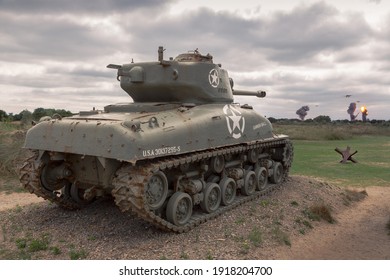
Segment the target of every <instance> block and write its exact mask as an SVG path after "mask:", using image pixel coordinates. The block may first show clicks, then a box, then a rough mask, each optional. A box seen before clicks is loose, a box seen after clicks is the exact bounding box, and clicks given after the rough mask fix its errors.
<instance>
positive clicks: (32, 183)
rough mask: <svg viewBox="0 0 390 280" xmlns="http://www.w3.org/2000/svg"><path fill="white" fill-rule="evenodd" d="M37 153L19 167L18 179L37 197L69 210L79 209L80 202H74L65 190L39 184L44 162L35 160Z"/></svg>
mask: <svg viewBox="0 0 390 280" xmlns="http://www.w3.org/2000/svg"><path fill="white" fill-rule="evenodd" d="M37 158H38V153H37V152H35V153H34V155H33V156H31V157H30V158H28V159H27V160H26V161H25V162H24V163H23V165H22V166H21V167H20V170H19V172H20V176H19V180H20V182H21V184H22V186H23V187H24V188H25V189H26V190H28V191H29V192H30V193H33V194H35V195H36V196H38V197H42V198H43V199H46V200H49V201H51V202H53V203H56V204H57V205H59V206H60V207H62V208H65V209H69V210H76V209H80V204H78V203H77V202H75V201H74V200H73V199H72V198H71V197H70V195H69V194H68V193H67V192H66V191H49V190H46V189H45V188H44V187H43V186H42V185H41V179H40V177H41V172H42V169H43V167H44V165H45V163H44V162H43V161H41V160H37Z"/></svg>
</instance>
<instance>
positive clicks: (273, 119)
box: [268, 117, 277, 123]
mask: <svg viewBox="0 0 390 280" xmlns="http://www.w3.org/2000/svg"><path fill="white" fill-rule="evenodd" d="M268 120H269V121H270V122H271V123H276V122H277V119H275V118H273V117H269V118H268Z"/></svg>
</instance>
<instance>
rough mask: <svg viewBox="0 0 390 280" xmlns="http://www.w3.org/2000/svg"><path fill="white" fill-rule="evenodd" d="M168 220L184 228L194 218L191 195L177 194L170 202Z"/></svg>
mask: <svg viewBox="0 0 390 280" xmlns="http://www.w3.org/2000/svg"><path fill="white" fill-rule="evenodd" d="M166 214H167V219H168V221H169V222H171V223H172V224H174V225H176V226H183V225H185V224H186V223H188V221H189V220H190V218H191V216H192V199H191V197H190V195H189V194H187V193H183V192H175V193H174V194H173V195H172V196H171V198H170V199H169V201H168V205H167V210H166Z"/></svg>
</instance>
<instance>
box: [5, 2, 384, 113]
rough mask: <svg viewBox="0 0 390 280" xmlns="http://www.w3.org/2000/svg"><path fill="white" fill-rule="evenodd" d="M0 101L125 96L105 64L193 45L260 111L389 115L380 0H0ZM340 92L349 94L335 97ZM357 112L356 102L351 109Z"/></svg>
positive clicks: (102, 100) (16, 104) (49, 103)
mask: <svg viewBox="0 0 390 280" xmlns="http://www.w3.org/2000/svg"><path fill="white" fill-rule="evenodd" d="M0 26H1V27H0V97H1V103H0V109H2V110H4V111H6V112H7V113H19V112H20V111H22V110H24V109H28V110H30V111H33V110H34V109H35V108H37V107H44V108H56V109H66V110H70V111H72V112H78V111H80V110H90V109H92V107H96V108H98V109H103V107H104V106H105V105H108V104H113V103H118V102H131V99H130V98H129V97H128V95H127V94H126V93H125V92H124V91H122V90H121V89H120V87H119V83H118V82H117V81H116V71H115V70H112V69H107V68H106V65H107V64H109V63H114V64H123V63H128V62H130V61H131V59H134V61H135V62H140V61H156V60H157V49H158V46H164V48H166V51H165V57H171V56H172V57H174V56H176V55H177V54H179V53H183V52H187V51H189V50H194V49H196V48H198V49H199V50H200V52H202V53H205V54H206V53H210V54H212V55H213V56H214V62H216V63H221V64H222V67H223V68H225V69H226V70H228V72H229V75H230V77H232V78H233V79H234V82H235V88H236V89H238V88H241V89H248V90H259V89H261V90H265V91H267V97H266V98H264V99H257V98H250V97H240V98H236V101H237V102H240V103H248V104H251V105H253V106H254V107H255V108H256V110H257V111H259V113H261V114H263V115H266V116H267V117H271V116H272V117H276V118H296V117H297V115H296V111H297V110H298V109H299V108H300V107H301V106H304V105H308V106H309V107H310V111H309V112H308V115H307V117H306V118H314V117H316V116H318V115H328V116H330V117H331V118H332V119H347V118H349V116H348V114H347V109H348V106H349V104H350V103H351V102H358V103H357V104H358V107H360V106H362V105H365V106H366V107H367V108H368V113H369V115H368V117H369V118H370V119H386V120H388V119H390V110H389V109H390V108H389V107H390V1H388V0H324V1H316V0H297V1H295V0H256V1H255V0H253V1H252V0H240V1H231V0H213V1H205V0H204V1H202V0H198V1H194V0H182V1H181V0H167V1H159V0H111V1H110V0H94V1H89V0H85V1H84V0H77V1H76V0H64V1H62V0H0ZM346 95H351V97H346ZM356 113H357V111H356Z"/></svg>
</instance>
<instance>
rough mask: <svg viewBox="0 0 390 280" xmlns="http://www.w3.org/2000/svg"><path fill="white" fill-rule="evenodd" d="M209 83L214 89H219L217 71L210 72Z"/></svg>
mask: <svg viewBox="0 0 390 280" xmlns="http://www.w3.org/2000/svg"><path fill="white" fill-rule="evenodd" d="M209 83H210V85H211V86H212V87H217V86H218V85H219V76H218V72H217V70H216V69H211V71H210V72H209Z"/></svg>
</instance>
